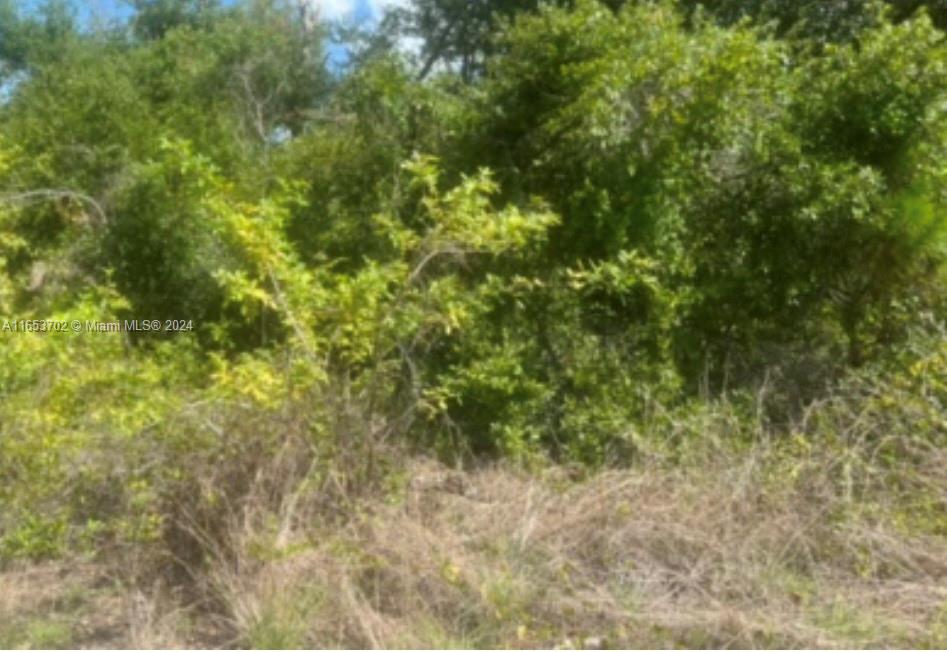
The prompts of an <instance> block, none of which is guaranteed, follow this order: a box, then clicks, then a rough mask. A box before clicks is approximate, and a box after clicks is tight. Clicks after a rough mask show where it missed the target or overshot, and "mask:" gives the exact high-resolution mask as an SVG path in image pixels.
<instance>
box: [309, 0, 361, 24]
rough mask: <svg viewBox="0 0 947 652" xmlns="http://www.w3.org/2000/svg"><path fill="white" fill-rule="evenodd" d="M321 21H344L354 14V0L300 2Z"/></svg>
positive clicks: (311, 0)
mask: <svg viewBox="0 0 947 652" xmlns="http://www.w3.org/2000/svg"><path fill="white" fill-rule="evenodd" d="M300 3H301V4H304V5H307V6H308V7H309V8H310V9H312V10H313V11H315V12H316V14H317V15H318V16H319V17H320V18H322V19H323V20H345V19H347V18H351V17H352V15H353V14H354V13H355V0H300Z"/></svg>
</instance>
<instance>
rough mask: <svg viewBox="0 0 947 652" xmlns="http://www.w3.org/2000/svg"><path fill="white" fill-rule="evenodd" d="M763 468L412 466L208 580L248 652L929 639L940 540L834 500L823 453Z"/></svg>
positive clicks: (889, 506) (717, 463) (889, 509)
mask: <svg viewBox="0 0 947 652" xmlns="http://www.w3.org/2000/svg"><path fill="white" fill-rule="evenodd" d="M935 454H936V455H938V456H939V457H938V458H937V459H930V460H929V462H928V463H927V464H926V468H927V475H926V476H925V477H924V481H925V482H927V483H929V484H930V483H934V484H936V485H937V486H939V487H940V490H941V491H943V489H944V488H945V487H947V472H945V469H947V464H944V462H947V455H944V454H943V453H932V455H935ZM781 464H782V458H781V457H780V456H779V454H778V453H777V452H776V451H775V450H773V449H767V448H766V447H763V446H760V447H758V448H757V450H755V451H752V452H750V453H749V454H746V455H743V456H742V457H740V458H735V457H733V456H732V455H724V454H720V455H719V456H716V457H714V456H713V455H711V456H709V457H707V458H706V459H705V460H703V462H702V463H701V464H696V465H691V466H688V467H676V468H663V469H661V468H656V469H654V470H640V469H639V470H634V471H625V472H609V473H603V474H600V475H598V476H596V477H594V478H592V479H590V480H587V481H583V482H578V483H577V482H573V481H571V480H569V479H568V478H567V477H565V473H564V472H563V471H562V470H556V469H553V470H550V471H548V472H546V473H545V474H544V475H542V476H535V475H529V474H526V473H523V472H519V471H514V470H510V469H507V468H503V467H495V468H489V469H482V470H479V471H475V472H470V473H461V472H455V471H451V470H448V469H445V468H442V467H440V466H438V465H437V464H434V463H431V462H424V461H415V462H414V463H413V464H412V465H411V467H410V471H409V472H408V473H407V474H406V477H405V482H404V484H403V486H402V488H401V491H400V492H396V495H395V496H394V498H392V496H391V495H389V496H388V500H387V501H382V500H377V499H376V500H373V501H366V502H363V503H360V504H359V505H358V506H357V508H356V515H355V516H354V517H353V518H352V519H351V521H350V522H349V523H348V524H347V525H346V526H345V527H343V528H341V529H339V528H337V527H331V528H320V526H319V523H318V522H317V521H315V522H311V523H309V524H308V525H307V526H306V527H304V528H300V529H298V530H297V531H296V532H295V534H294V537H293V538H292V540H291V541H287V540H286V539H285V537H284V540H283V541H282V542H281V545H275V542H274V545H273V546H272V547H270V548H267V547H266V546H265V545H263V546H261V543H260V541H259V540H256V541H254V542H253V544H252V545H244V546H243V555H244V556H245V557H244V561H243V563H242V564H241V565H240V567H239V569H238V571H237V572H234V568H233V565H232V564H227V565H220V566H218V567H217V569H216V571H215V573H216V575H215V576H216V578H217V580H218V582H217V586H218V588H219V589H221V594H222V595H223V597H224V603H225V604H227V605H229V611H230V615H231V618H232V620H231V623H232V625H233V630H234V633H235V635H236V636H237V638H236V639H235V641H234V642H240V643H243V644H247V645H250V646H252V647H326V646H332V647H372V648H374V647H452V646H459V647H493V646H504V647H555V646H562V647H583V646H585V647H602V646H609V647H612V646H615V647H668V646H681V645H684V646H690V647H744V648H745V647H820V648H825V647H863V646H870V647H900V646H917V647H928V646H944V645H945V644H947V538H945V537H944V536H943V533H934V534H932V533H929V532H925V531H924V530H923V528H921V529H920V530H918V529H917V528H914V530H911V529H910V528H905V527H904V525H903V523H901V522H900V520H899V514H900V513H901V512H900V511H899V510H900V509H901V507H899V505H900V504H901V503H898V501H897V496H892V494H891V492H890V491H888V492H885V493H882V494H879V496H881V497H883V498H884V500H878V499H877V498H878V496H871V495H867V494H863V495H861V496H860V497H859V499H858V502H857V503H856V502H852V501H853V498H852V496H851V495H850V494H851V491H852V485H851V483H850V482H849V483H847V482H839V481H838V474H839V473H840V472H842V471H841V469H840V468H839V464H840V462H839V460H838V459H830V458H820V457H817V456H816V457H810V458H809V459H808V460H807V461H803V462H799V461H798V460H797V461H795V462H794V464H793V465H790V466H787V467H786V468H782V466H781ZM920 477H921V474H920V473H918V474H917V475H915V480H917V479H918V478H920ZM859 491H862V492H866V491H870V487H868V486H863V487H861V488H860V489H859ZM886 501H887V502H886ZM941 508H943V505H941ZM261 550H267V552H266V553H263V554H261Z"/></svg>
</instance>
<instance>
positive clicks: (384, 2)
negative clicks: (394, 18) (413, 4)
mask: <svg viewBox="0 0 947 652" xmlns="http://www.w3.org/2000/svg"><path fill="white" fill-rule="evenodd" d="M408 4H410V0H368V6H370V7H371V9H372V14H373V15H375V16H377V17H379V18H380V17H381V16H383V15H384V13H385V12H386V11H388V10H389V9H394V8H397V7H407V6H408Z"/></svg>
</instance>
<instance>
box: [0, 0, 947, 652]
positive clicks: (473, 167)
mask: <svg viewBox="0 0 947 652" xmlns="http://www.w3.org/2000/svg"><path fill="white" fill-rule="evenodd" d="M691 4H692V3H691ZM134 5H135V8H136V11H135V13H134V14H133V16H132V18H130V20H129V22H128V24H125V25H120V26H111V27H108V26H104V27H103V26H99V27H96V26H90V25H84V24H81V21H80V22H76V21H75V20H72V19H71V18H70V13H69V11H68V5H67V4H64V3H51V4H50V5H49V7H48V8H47V9H46V10H45V13H39V14H35V13H34V14H27V13H22V12H17V11H14V7H13V5H12V4H9V3H3V2H0V62H2V66H3V67H2V69H0V322H2V323H0V327H3V326H4V324H7V323H11V322H12V323H21V322H23V320H28V323H30V324H34V323H39V324H43V325H44V326H43V327H44V328H46V329H47V330H45V331H38V330H36V328H34V327H33V326H30V327H29V328H28V329H27V328H26V327H25V326H22V327H17V328H16V329H15V330H11V329H10V328H3V329H2V330H0V339H2V343H0V363H2V364H0V477H2V478H4V480H3V482H2V484H0V502H2V505H3V509H2V510H0V559H2V560H4V561H9V560H11V559H15V558H20V557H44V556H57V555H62V554H64V553H66V552H67V551H74V550H94V551H102V550H106V549H109V550H119V551H123V553H127V554H133V553H130V552H129V551H133V552H134V551H142V550H148V551H159V553H156V554H155V555H154V557H161V558H162V559H164V560H167V559H175V560H176V561H173V562H167V563H170V564H172V565H174V564H177V566H175V567H176V568H177V567H185V568H186V569H188V571H191V570H193V569H194V568H195V567H197V566H199V565H200V564H201V563H203V555H204V554H205V553H206V554H215V555H218V556H223V557H227V555H229V554H232V552H233V551H232V550H231V549H230V548H228V546H229V544H228V543H227V542H226V540H225V539H224V536H225V534H224V533H226V532H227V531H229V529H232V528H233V527H234V525H233V522H234V519H236V518H237V517H240V518H245V519H246V523H250V524H251V525H252V526H253V527H257V526H259V527H263V529H264V530H265V531H266V532H269V531H270V530H271V529H273V527H272V526H271V524H270V523H269V521H267V519H268V518H270V517H273V514H277V515H278V518H279V519H281V520H280V521H279V523H280V525H279V527H276V528H275V529H276V531H277V533H278V534H277V535H275V536H282V537H284V538H285V537H287V536H289V535H288V534H286V532H288V531H289V530H291V529H292V528H293V527H296V525H295V524H296V522H297V521H296V520H294V519H296V516H295V514H296V512H295V511H294V510H295V509H296V507H295V505H297V504H299V501H304V498H303V496H309V497H311V496H313V495H318V496H320V497H321V498H320V500H323V501H324V502H326V503H332V502H333V501H334V500H338V501H344V500H345V498H344V497H345V496H348V495H349V494H351V493H358V491H361V490H364V491H368V490H369V489H373V490H376V489H377V488H378V487H379V486H381V485H383V484H384V483H386V482H389V481H391V479H392V477H394V475H393V474H392V473H391V471H392V469H391V466H392V464H393V463H392V462H391V458H388V457H386V452H387V451H390V450H391V449H392V448H397V447H414V448H416V449H420V450H422V451H433V452H435V453H436V454H438V455H439V456H441V457H442V458H444V459H447V460H450V461H452V462H464V461H466V462H470V461H478V460H483V459H487V458H497V457H506V458H511V459H514V460H516V461H517V462H518V463H521V464H524V465H527V466H528V465H534V466H541V465H543V464H544V463H545V462H547V461H548V460H554V461H557V462H561V463H563V464H567V465H570V464H571V465H585V466H588V467H596V466H602V465H610V466H622V465H629V464H634V463H635V462H636V461H642V460H648V459H654V456H655V455H657V456H659V457H662V459H666V460H683V459H686V458H687V457H688V455H689V454H690V452H689V451H690V450H691V447H692V446H695V445H696V444H695V442H696V441H699V440H701V434H700V433H701V432H703V431H704V426H706V431H707V432H712V433H714V434H713V437H722V438H723V437H729V438H730V439H731V440H732V441H730V442H728V445H730V444H732V445H733V446H735V447H737V448H739V447H740V446H750V445H751V444H752V443H753V441H754V439H757V438H760V437H761V436H762V434H763V433H765V434H766V437H770V436H774V437H777V438H779V437H782V438H784V439H785V440H786V441H787V442H788V443H786V444H785V446H786V448H785V451H788V452H786V458H787V459H786V461H785V463H786V465H787V469H789V470H790V471H792V469H794V468H796V467H795V466H793V465H797V464H798V463H799V459H800V458H804V457H805V455H806V454H807V453H805V451H807V450H809V448H807V447H812V446H815V445H819V446H824V447H825V448H826V450H828V451H842V450H843V449H844V451H848V450H849V448H848V447H847V446H848V444H849V443H850V442H849V440H848V439H847V435H846V434H845V433H847V432H849V431H851V430H858V428H860V427H861V426H860V425H857V424H860V423H861V422H860V421H858V419H853V421H855V422H857V423H856V425H852V424H848V423H847V422H845V419H846V418H848V417H849V416H850V411H851V405H852V404H853V402H855V403H857V405H858V406H859V407H858V409H859V410H862V412H863V413H864V414H865V415H867V416H866V418H868V417H870V422H871V423H872V424H874V426H875V427H877V429H878V430H879V432H880V431H881V430H883V429H884V428H890V429H891V430H892V431H895V430H897V431H898V432H900V431H901V430H903V429H904V428H905V426H904V424H905V423H907V422H911V423H913V424H914V425H915V426H916V431H915V432H914V436H911V437H909V436H906V435H903V436H902V435H899V436H898V438H897V442H899V443H898V446H909V447H911V450H915V448H913V447H922V446H924V445H940V442H941V440H942V438H943V420H942V416H943V408H944V405H943V401H944V400H945V399H944V396H943V373H944V364H943V363H944V361H943V352H942V351H941V348H942V347H940V345H939V343H938V340H937V335H936V334H938V333H942V330H940V329H942V328H943V319H944V315H945V314H947V312H945V307H947V293H945V289H944V288H945V285H944V283H945V280H947V269H945V257H947V211H945V208H947V206H945V204H947V196H945V187H947V167H945V165H944V161H945V160H947V122H945V119H947V114H945V112H944V107H945V103H947V91H945V89H947V46H945V43H944V37H943V34H942V32H941V31H940V30H939V28H938V27H936V24H938V23H937V22H936V21H932V20H931V18H930V17H929V16H927V15H925V14H924V12H919V13H917V14H916V15H911V16H910V17H908V16H907V13H906V12H901V13H897V14H895V13H891V12H889V13H888V14H885V12H883V11H881V10H879V9H877V7H874V6H873V5H872V6H869V5H868V4H864V5H863V4H861V3H851V4H845V5H844V6H843V5H842V4H836V3H830V4H826V3H820V4H819V7H816V6H815V4H813V3H799V5H798V6H797V5H793V7H790V6H789V5H788V4H786V3H779V6H778V7H777V5H776V4H774V3H755V2H751V1H749V0H747V1H746V2H739V3H737V2H727V3H720V4H718V5H716V9H715V10H714V11H715V12H716V13H715V20H708V19H707V17H706V16H705V15H704V14H703V13H701V12H690V11H689V9H688V3H683V5H682V4H680V3H673V2H669V1H668V2H633V3H620V2H611V3H604V4H603V3H600V2H596V1H594V0H576V1H575V2H570V3H535V4H534V3H509V2H491V3H479V4H476V6H474V4H471V3H452V2H446V1H444V2H442V1H441V0H437V1H435V0H430V1H428V0H424V1H420V2H417V3H415V4H414V5H413V8H411V9H410V10H409V11H408V13H402V14H400V19H401V20H403V21H407V23H405V24H406V25H407V26H408V29H409V31H410V30H413V32H412V33H413V34H414V35H415V36H417V37H420V38H421V39H422V40H423V45H422V48H421V62H420V67H418V66H417V65H413V64H412V61H411V57H410V56H404V55H402V54H399V53H398V52H396V51H394V50H389V51H383V50H371V51H369V52H368V53H367V54H365V56H363V57H361V58H357V59H356V60H355V62H354V63H353V64H352V66H351V67H350V68H349V69H346V70H344V71H342V72H340V71H338V70H329V69H327V68H326V66H325V61H324V59H323V48H324V41H325V35H326V33H327V32H326V30H325V28H324V26H322V25H319V24H315V25H314V24H312V23H311V22H309V21H308V19H307V16H306V15H305V14H304V13H300V12H299V11H298V9H299V7H298V6H296V5H294V4H292V3H288V2H278V1H276V0H256V1H252V2H250V1H248V2H240V3H236V4H231V3H222V4H218V3H214V2H205V1H203V0H201V1H196V0H195V1H191V0H155V1H147V2H146V1H144V0H143V1H141V2H136V3H134ZM936 7H937V5H935V4H931V5H930V7H929V9H930V10H931V15H932V16H933V17H934V18H936V11H935V10H936ZM849 9H851V10H852V12H853V13H849ZM412 12H413V13H412ZM774 12H775V13H774ZM813 12H815V13H813ZM825 12H828V13H829V14H831V18H832V20H831V21H828V23H826V24H828V25H832V26H833V30H834V29H835V26H838V27H839V30H840V31H839V32H838V33H835V32H833V35H832V37H831V38H830V37H829V36H830V35H829V34H827V33H826V32H824V31H822V32H820V31H818V30H816V31H811V30H809V29H808V28H807V26H808V27H812V26H813V25H814V21H813V20H811V17H812V16H813V15H819V16H822V15H823V14H824V13H825ZM744 15H746V16H749V17H751V18H752V17H755V18H756V19H758V20H756V22H753V21H749V20H742V19H741V18H740V17H741V16H744ZM392 16H393V17H392V19H391V20H392V21H394V20H396V19H397V18H398V15H397V14H393V15H392ZM800 17H802V18H803V19H804V18H806V17H809V18H810V20H809V22H808V23H800V22H799V21H800ZM772 19H775V20H776V21H777V23H778V25H777V27H776V29H775V30H774V29H773V28H772V27H771V26H766V25H763V24H761V23H765V22H766V21H770V20H772ZM412 21H413V22H412ZM793 25H795V26H796V28H795V29H794V28H792V26H793ZM843 28H844V29H843ZM820 29H821V27H820ZM836 36H837V37H838V38H836ZM414 63H415V64H416V63H417V62H414ZM435 73H436V74H435ZM6 80H11V81H6ZM126 320H127V321H128V323H131V322H133V321H134V320H139V321H141V320H159V323H161V324H165V323H183V324H185V325H188V326H187V327H185V328H175V329H170V328H166V327H163V328H161V329H160V332H155V331H147V332H145V331H142V330H134V329H131V330H126V326H125V324H126ZM73 323H78V324H79V325H80V328H79V329H78V331H79V332H76V331H75V330H74V329H73V327H72V324H73ZM93 323H108V324H118V325H119V326H118V327H117V328H115V329H113V330H110V331H107V332H99V331H98V330H96V329H94V328H91V327H90V326H88V324H93ZM59 325H64V328H65V330H49V329H50V328H51V327H57V328H58V327H59ZM932 333H933V334H934V335H931V334H932ZM866 388H867V389H866ZM838 396H843V397H844V400H842V399H838ZM813 405H822V406H825V405H828V406H829V407H824V408H823V409H822V411H819V412H818V416H816V417H812V418H809V419H808V420H807V417H806V415H807V414H809V415H810V416H811V415H812V412H811V410H812V409H814V408H812V407H811V406H813ZM721 406H723V407H721ZM846 415H847V416H846ZM859 432H861V431H859ZM727 433H728V434H727ZM872 437H880V438H882V439H883V437H884V435H879V434H878V432H875V431H872V432H870V433H867V434H864V438H872ZM885 441H887V440H885ZM840 442H841V443H840ZM886 446H888V444H885V445H881V444H880V443H879V445H878V447H876V448H872V449H871V450H872V451H873V452H872V455H874V454H877V455H878V456H880V457H878V458H877V459H876V458H872V460H871V461H870V462H866V461H865V460H860V461H859V460H855V459H849V458H848V457H846V458H845V459H846V460H847V461H846V462H845V463H846V464H848V465H849V466H848V467H847V468H849V470H850V471H851V472H852V473H855V474H856V475H857V473H858V472H859V469H861V470H864V469H866V468H869V467H870V469H871V473H873V474H876V476H877V477H884V478H885V482H890V483H891V484H892V485H893V486H894V485H897V486H901V484H907V485H911V481H910V478H909V477H907V476H908V475H909V474H908V473H906V472H904V471H903V467H899V466H898V465H897V464H895V463H894V458H895V457H897V454H896V452H895V451H896V450H898V449H896V447H895V448H891V447H886ZM794 447H796V448H794ZM779 450H780V451H783V450H784V449H782V448H780V449H779ZM858 450H859V451H863V449H862V448H859V449H858ZM905 450H906V449H905ZM839 454H840V455H842V453H841V452H840V453H839ZM860 454H861V453H859V455H860ZM898 454H899V453H898ZM906 454H907V453H905V455H906ZM913 454H914V453H912V455H913ZM844 455H849V453H847V452H845V453H844ZM910 459H911V460H913V461H912V462H911V464H914V463H917V464H920V463H921V461H920V460H917V459H916V458H915V457H911V458H910ZM879 460H880V461H879ZM859 464H862V466H859ZM886 464H888V466H885V465H886ZM892 469H895V470H896V472H895V471H891V470H892ZM889 471H891V473H890V474H889V473H888V472H889ZM865 474H866V475H864V476H859V477H867V475H870V474H868V472H867V471H865ZM872 477H875V476H872ZM911 486H913V485H911ZM366 487H367V488H366ZM918 491H919V492H920V493H921V494H923V500H920V501H919V505H920V504H921V503H923V505H922V506H921V507H918V509H919V510H920V512H922V513H923V514H925V516H924V517H923V519H921V520H923V521H925V523H927V525H925V526H924V527H928V526H929V527H930V529H931V530H932V531H939V530H937V528H939V527H941V525H940V524H941V521H940V516H939V512H938V510H939V509H940V507H938V503H937V502H936V501H937V496H936V492H932V491H931V490H930V489H929V488H925V489H923V491H922V490H921V489H918ZM919 495H920V494H919ZM340 496H342V498H340ZM340 504H341V503H340ZM251 506H254V507H253V509H251ZM254 510H257V511H254ZM339 510H340V511H343V512H344V511H345V508H344V507H342V508H339ZM261 513H262V514H264V515H262V516H261V515H260V514H261ZM235 515H236V516H235ZM904 518H905V519H907V517H906V516H905V517H904ZM255 519H258V520H255ZM908 520H909V519H908ZM905 522H907V521H905ZM261 523H262V524H263V525H261ZM911 523H912V524H911V525H910V527H921V526H920V525H918V523H917V522H915V521H911ZM932 524H933V525H932ZM251 525H248V526H247V527H250V526H251ZM264 525H265V527H264ZM267 528H269V529H267ZM524 536H525V535H524ZM228 551H229V552H228ZM135 554H137V553H135ZM145 556H146V557H148V555H145ZM149 558H152V557H149ZM495 580H496V581H495V582H494V583H492V584H490V583H489V582H485V584H484V586H485V587H486V585H487V584H489V587H488V588H485V589H484V591H485V592H484V600H485V601H486V602H489V603H490V604H492V605H493V606H494V607H495V611H496V612H497V613H501V612H502V613H503V614H506V615H505V616H504V618H507V617H510V618H512V616H511V615H510V614H513V613H515V614H516V615H517V617H518V615H520V614H521V613H525V611H523V609H525V607H523V606H522V605H521V604H520V602H521V601H520V600H519V598H517V594H516V590H515V587H511V586H507V585H506V584H505V583H504V582H505V580H504V579H503V577H499V578H495ZM274 608H275V609H276V612H274V614H270V615H267V614H266V613H263V614H257V616H259V618H258V619H257V620H259V623H258V625H259V629H258V630H256V632H257V633H256V636H258V637H259V638H260V640H277V641H278V640H282V639H281V638H280V637H279V632H276V633H274V632H271V631H270V630H269V629H268V628H267V624H266V623H267V620H268V619H269V618H272V619H275V620H279V619H280V618H283V617H286V618H289V619H290V620H294V619H295V618H296V614H295V612H293V611H292V610H291V609H290V610H289V612H287V613H283V611H285V609H284V608H283V607H282V606H279V605H277V606H276V607H274ZM287 608H288V607H287ZM251 620H252V619H251ZM300 627H302V625H300ZM274 637H275V638H274ZM287 640H290V639H287ZM292 640H295V639H292Z"/></svg>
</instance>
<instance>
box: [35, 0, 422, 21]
mask: <svg viewBox="0 0 947 652" xmlns="http://www.w3.org/2000/svg"><path fill="white" fill-rule="evenodd" d="M234 1H235V0H223V2H224V4H233V3H234ZM302 1H305V2H306V3H307V4H309V5H310V6H312V7H313V8H315V9H316V10H317V11H319V13H320V14H321V15H322V16H323V17H324V18H326V19H329V20H354V21H356V22H371V21H373V20H375V19H377V18H379V17H380V16H381V14H382V13H383V12H384V10H385V9H386V8H388V7H391V6H397V5H403V4H405V3H404V2H403V1H402V0H302ZM42 4H43V0H24V1H23V5H24V6H25V7H26V8H27V10H30V9H35V8H36V7H38V6H40V5H42ZM73 4H74V5H75V6H76V8H77V9H78V11H79V16H80V18H81V19H82V20H83V21H92V20H95V19H96V18H99V19H103V20H121V19H123V18H127V17H128V16H129V14H130V13H131V8H130V3H129V2H127V1H126V0H75V1H74V2H73Z"/></svg>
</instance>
